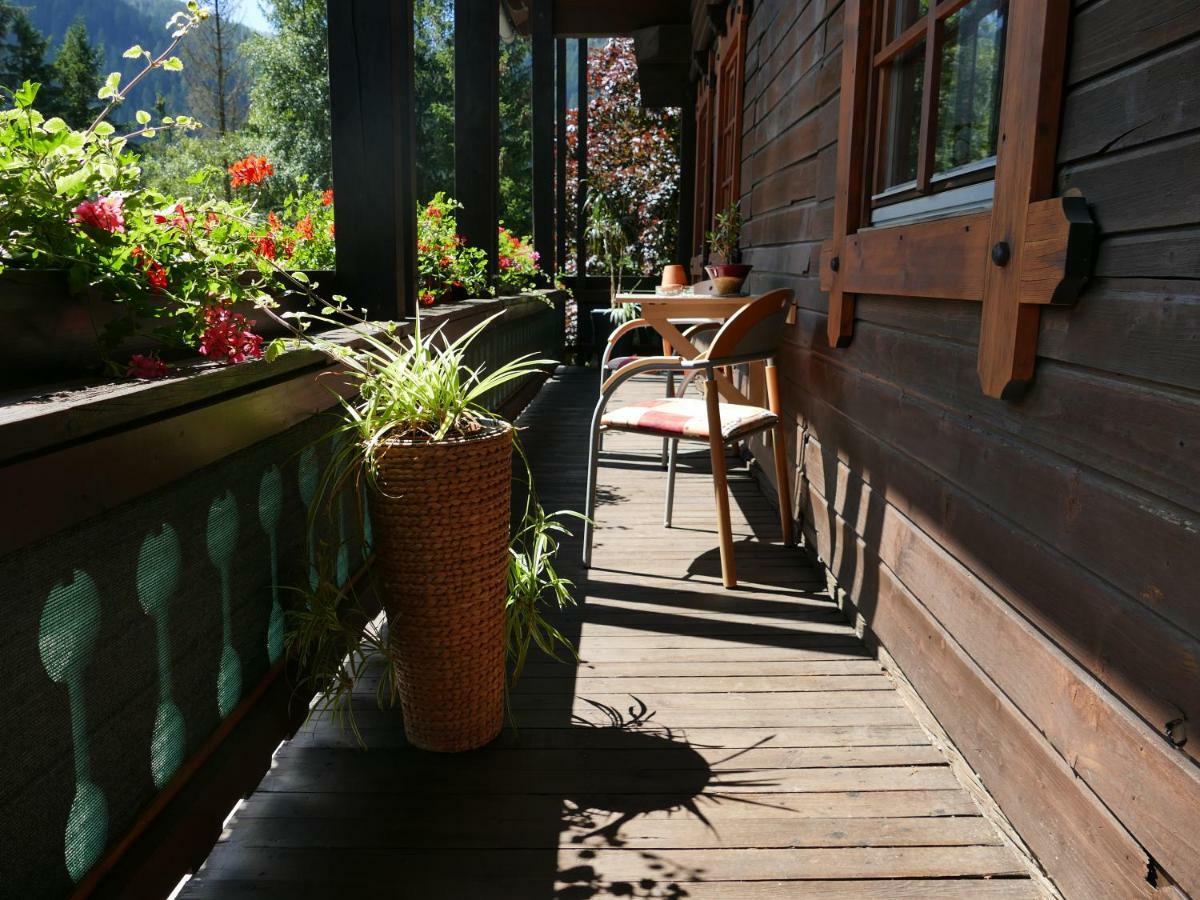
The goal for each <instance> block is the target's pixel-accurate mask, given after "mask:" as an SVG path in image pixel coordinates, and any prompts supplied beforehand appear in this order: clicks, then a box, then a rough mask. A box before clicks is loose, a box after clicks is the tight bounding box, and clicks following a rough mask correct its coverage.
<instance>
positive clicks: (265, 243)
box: [254, 234, 275, 259]
mask: <svg viewBox="0 0 1200 900" xmlns="http://www.w3.org/2000/svg"><path fill="white" fill-rule="evenodd" d="M254 252H255V253H257V254H258V255H259V256H261V257H262V258H263V259H274V258H275V238H273V237H271V236H270V235H269V234H264V235H260V236H259V237H256V238H255V239H254Z"/></svg>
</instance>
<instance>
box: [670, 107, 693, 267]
mask: <svg viewBox="0 0 1200 900" xmlns="http://www.w3.org/2000/svg"><path fill="white" fill-rule="evenodd" d="M679 116H680V119H679V226H678V227H679V232H678V233H677V234H676V235H675V262H677V263H679V264H681V265H683V266H688V265H689V264H690V262H691V259H692V250H693V249H694V248H693V247H692V227H693V225H694V219H695V210H696V85H695V84H694V83H693V84H689V85H688V87H687V93H686V94H685V95H684V103H683V106H682V107H681V108H680V110H679Z"/></svg>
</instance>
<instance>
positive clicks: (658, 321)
mask: <svg viewBox="0 0 1200 900" xmlns="http://www.w3.org/2000/svg"><path fill="white" fill-rule="evenodd" d="M759 296H761V295H759V294H742V295H738V296H721V295H718V294H676V295H674V296H667V295H663V294H652V293H649V292H648V291H647V292H643V293H631V294H617V296H616V298H615V300H614V302H615V303H616V304H617V305H621V306H623V305H625V304H628V303H637V304H640V305H641V307H642V318H643V319H645V320H646V321H647V322H648V323H649V324H650V327H651V328H653V329H654V330H655V331H657V332H658V335H659V337H661V338H662V344H663V355H664V356H676V355H677V356H682V357H683V358H684V359H695V358H696V357H697V356H699V355H700V353H701V350H700V348H699V347H697V346H696V345H695V344H693V343H692V342H691V341H690V340H688V339H687V338H686V337H684V335H683V332H682V331H680V330H679V328H678V327H677V323H695V322H712V321H716V322H724V321H725V320H727V319H728V318H730V317H731V316H732V315H733V314H734V313H736V312H737V311H738V310H740V309H742V308H744V307H745V306H746V305H747V304H749V303H752V302H754V301H755V300H757V299H758V298H759ZM753 369H754V370H757V371H753V372H752V374H751V393H752V394H754V395H755V396H760V397H761V395H762V392H761V391H760V390H759V382H760V381H761V366H754V367H753ZM717 387H718V388H719V389H720V391H721V396H723V397H724V398H725V399H726V400H728V401H729V402H730V403H744V404H747V405H751V406H754V405H761V404H755V403H754V402H753V401H752V400H751V399H750V398H749V397H747V396H746V395H745V394H743V393H742V392H741V391H740V390H738V389H737V388H736V387H735V386H734V384H733V382H732V381H730V380H729V378H728V377H727V376H726V375H724V374H722V373H718V374H717Z"/></svg>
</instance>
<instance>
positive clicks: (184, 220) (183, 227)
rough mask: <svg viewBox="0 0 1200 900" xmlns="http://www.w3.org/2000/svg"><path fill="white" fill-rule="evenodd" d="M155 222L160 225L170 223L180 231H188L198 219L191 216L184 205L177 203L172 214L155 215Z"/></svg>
mask: <svg viewBox="0 0 1200 900" xmlns="http://www.w3.org/2000/svg"><path fill="white" fill-rule="evenodd" d="M171 213H174V215H173V216H172V215H171ZM154 221H155V223H156V224H158V225H166V224H167V223H168V222H170V223H171V224H172V225H173V226H175V227H176V228H178V229H179V230H180V231H187V230H188V228H189V227H190V226H191V224H192V223H193V222H195V221H196V217H195V216H193V215H191V214H189V213H188V211H187V210H186V209H184V207H183V204H182V203H176V204H175V208H174V209H173V210H171V212H170V213H155V214H154Z"/></svg>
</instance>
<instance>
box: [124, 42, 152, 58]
mask: <svg viewBox="0 0 1200 900" xmlns="http://www.w3.org/2000/svg"><path fill="white" fill-rule="evenodd" d="M145 52H146V51H145V50H143V49H142V48H141V47H140V46H138V45H137V44H134V45H133V46H132V47H130V48H129V49H128V50H126V51H125V52H124V53H122V54H121V55H122V56H123V57H125V58H126V59H137V58H138V57H139V56H141V55H142V54H143V53H145Z"/></svg>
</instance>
